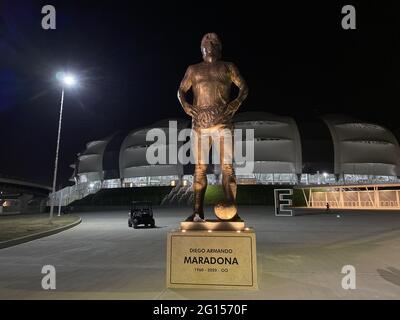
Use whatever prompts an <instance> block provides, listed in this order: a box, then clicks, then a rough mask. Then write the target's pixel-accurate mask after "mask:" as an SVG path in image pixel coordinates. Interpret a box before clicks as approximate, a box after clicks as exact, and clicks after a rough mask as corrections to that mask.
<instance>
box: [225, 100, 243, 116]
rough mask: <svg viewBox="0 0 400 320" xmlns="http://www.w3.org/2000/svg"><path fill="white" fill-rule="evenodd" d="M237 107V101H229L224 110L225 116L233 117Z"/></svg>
mask: <svg viewBox="0 0 400 320" xmlns="http://www.w3.org/2000/svg"><path fill="white" fill-rule="evenodd" d="M239 107H240V102H238V101H237V100H233V101H231V102H230V103H229V104H228V106H227V108H226V110H225V115H226V116H228V117H233V116H234V114H235V113H236V111H237V109H239Z"/></svg>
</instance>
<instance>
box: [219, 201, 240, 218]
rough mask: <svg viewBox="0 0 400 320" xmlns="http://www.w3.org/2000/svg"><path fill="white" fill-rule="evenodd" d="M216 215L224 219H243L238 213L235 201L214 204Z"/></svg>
mask: <svg viewBox="0 0 400 320" xmlns="http://www.w3.org/2000/svg"><path fill="white" fill-rule="evenodd" d="M214 212H215V215H216V216H217V217H218V219H220V220H224V221H241V219H240V217H239V216H238V215H237V206H236V204H234V203H228V202H219V203H217V204H216V205H215V206H214Z"/></svg>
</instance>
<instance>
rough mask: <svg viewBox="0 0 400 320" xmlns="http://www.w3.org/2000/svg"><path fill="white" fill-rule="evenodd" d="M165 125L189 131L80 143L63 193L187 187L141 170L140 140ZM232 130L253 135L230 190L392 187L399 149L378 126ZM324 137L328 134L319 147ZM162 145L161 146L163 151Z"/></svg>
mask: <svg viewBox="0 0 400 320" xmlns="http://www.w3.org/2000/svg"><path fill="white" fill-rule="evenodd" d="M171 120H174V121H176V122H177V127H178V130H179V129H183V128H189V127H190V121H187V120H182V119H166V120H162V121H159V122H157V123H154V124H152V125H151V126H147V127H142V128H138V129H134V130H132V131H130V132H129V133H126V132H125V133H124V132H118V133H115V134H113V135H110V136H108V137H106V138H104V139H99V140H96V141H91V142H89V143H87V145H86V149H85V150H84V151H83V152H81V153H79V154H78V157H77V160H76V162H75V164H73V165H72V166H71V167H72V168H73V170H74V173H73V175H72V177H71V179H70V180H71V181H73V182H74V184H75V185H74V186H72V187H69V188H70V189H69V190H68V191H67V193H69V194H71V193H74V192H75V193H77V192H78V193H80V194H81V196H79V197H77V198H81V197H82V196H83V195H84V194H88V193H91V192H95V191H97V190H99V189H103V188H121V187H141V186H171V185H172V186H175V185H189V186H190V184H191V182H192V180H193V169H194V167H193V165H191V164H188V165H182V164H180V163H179V162H178V163H177V164H156V165H149V163H148V162H147V160H146V151H147V149H148V148H149V146H150V145H151V144H152V143H154V142H151V141H150V142H149V141H146V133H147V132H148V131H149V130H151V129H153V128H159V129H161V130H163V131H164V132H165V133H166V136H167V137H168V131H169V130H170V127H169V123H170V122H169V121H171ZM234 124H235V128H237V129H254V170H253V172H252V173H251V174H246V175H237V180H238V184H272V185H274V184H275V185H280V184H285V185H288V184H289V185H319V184H321V185H335V184H336V185H339V184H340V185H344V184H353V185H354V184H366V183H380V184H381V183H398V182H399V181H400V180H399V176H400V146H399V141H398V140H397V139H396V137H395V136H394V134H393V133H392V132H391V131H390V130H388V129H387V128H385V127H384V126H382V125H379V124H375V123H369V122H364V121H361V120H357V119H354V118H351V117H348V116H343V115H326V116H323V117H321V119H320V123H319V124H318V125H319V127H320V128H322V129H321V130H314V129H311V130H308V133H307V132H306V131H307V130H304V129H303V127H304V125H303V124H302V123H297V122H296V121H295V119H293V118H291V117H285V116H278V115H274V114H270V113H265V112H244V113H239V114H237V115H236V116H235V118H234ZM299 128H301V129H299ZM324 130H325V131H326V132H329V133H328V134H325V139H322V138H321V137H322V136H323V131H324ZM307 135H308V136H307ZM178 143H179V142H178ZM168 144H169V141H168V140H167V141H166V145H165V149H166V150H168V148H169V145H168ZM178 147H179V145H178ZM207 177H208V181H209V184H218V183H219V181H220V174H219V169H218V166H217V165H210V166H209V169H208V175H207ZM65 192H66V191H64V193H65Z"/></svg>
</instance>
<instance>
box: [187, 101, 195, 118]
mask: <svg viewBox="0 0 400 320" xmlns="http://www.w3.org/2000/svg"><path fill="white" fill-rule="evenodd" d="M184 109H185V112H186V114H187V115H189V116H191V117H192V118H195V117H197V115H198V110H197V109H196V108H195V107H194V106H193V105H191V104H189V103H188V104H186V105H185V108H184Z"/></svg>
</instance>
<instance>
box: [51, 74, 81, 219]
mask: <svg viewBox="0 0 400 320" xmlns="http://www.w3.org/2000/svg"><path fill="white" fill-rule="evenodd" d="M56 78H57V79H58V81H59V82H60V84H61V102H60V117H59V120H58V135H57V147H56V158H55V161H54V175H53V188H52V196H51V198H50V221H51V220H52V219H53V211H54V201H55V193H56V181H57V167H58V152H59V149H60V136H61V122H62V114H63V106H64V91H65V88H72V87H75V86H76V85H77V83H78V81H77V78H76V77H75V76H74V75H73V74H72V73H67V72H58V73H57V74H56ZM60 213H61V195H60V201H59V206H58V216H60Z"/></svg>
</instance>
